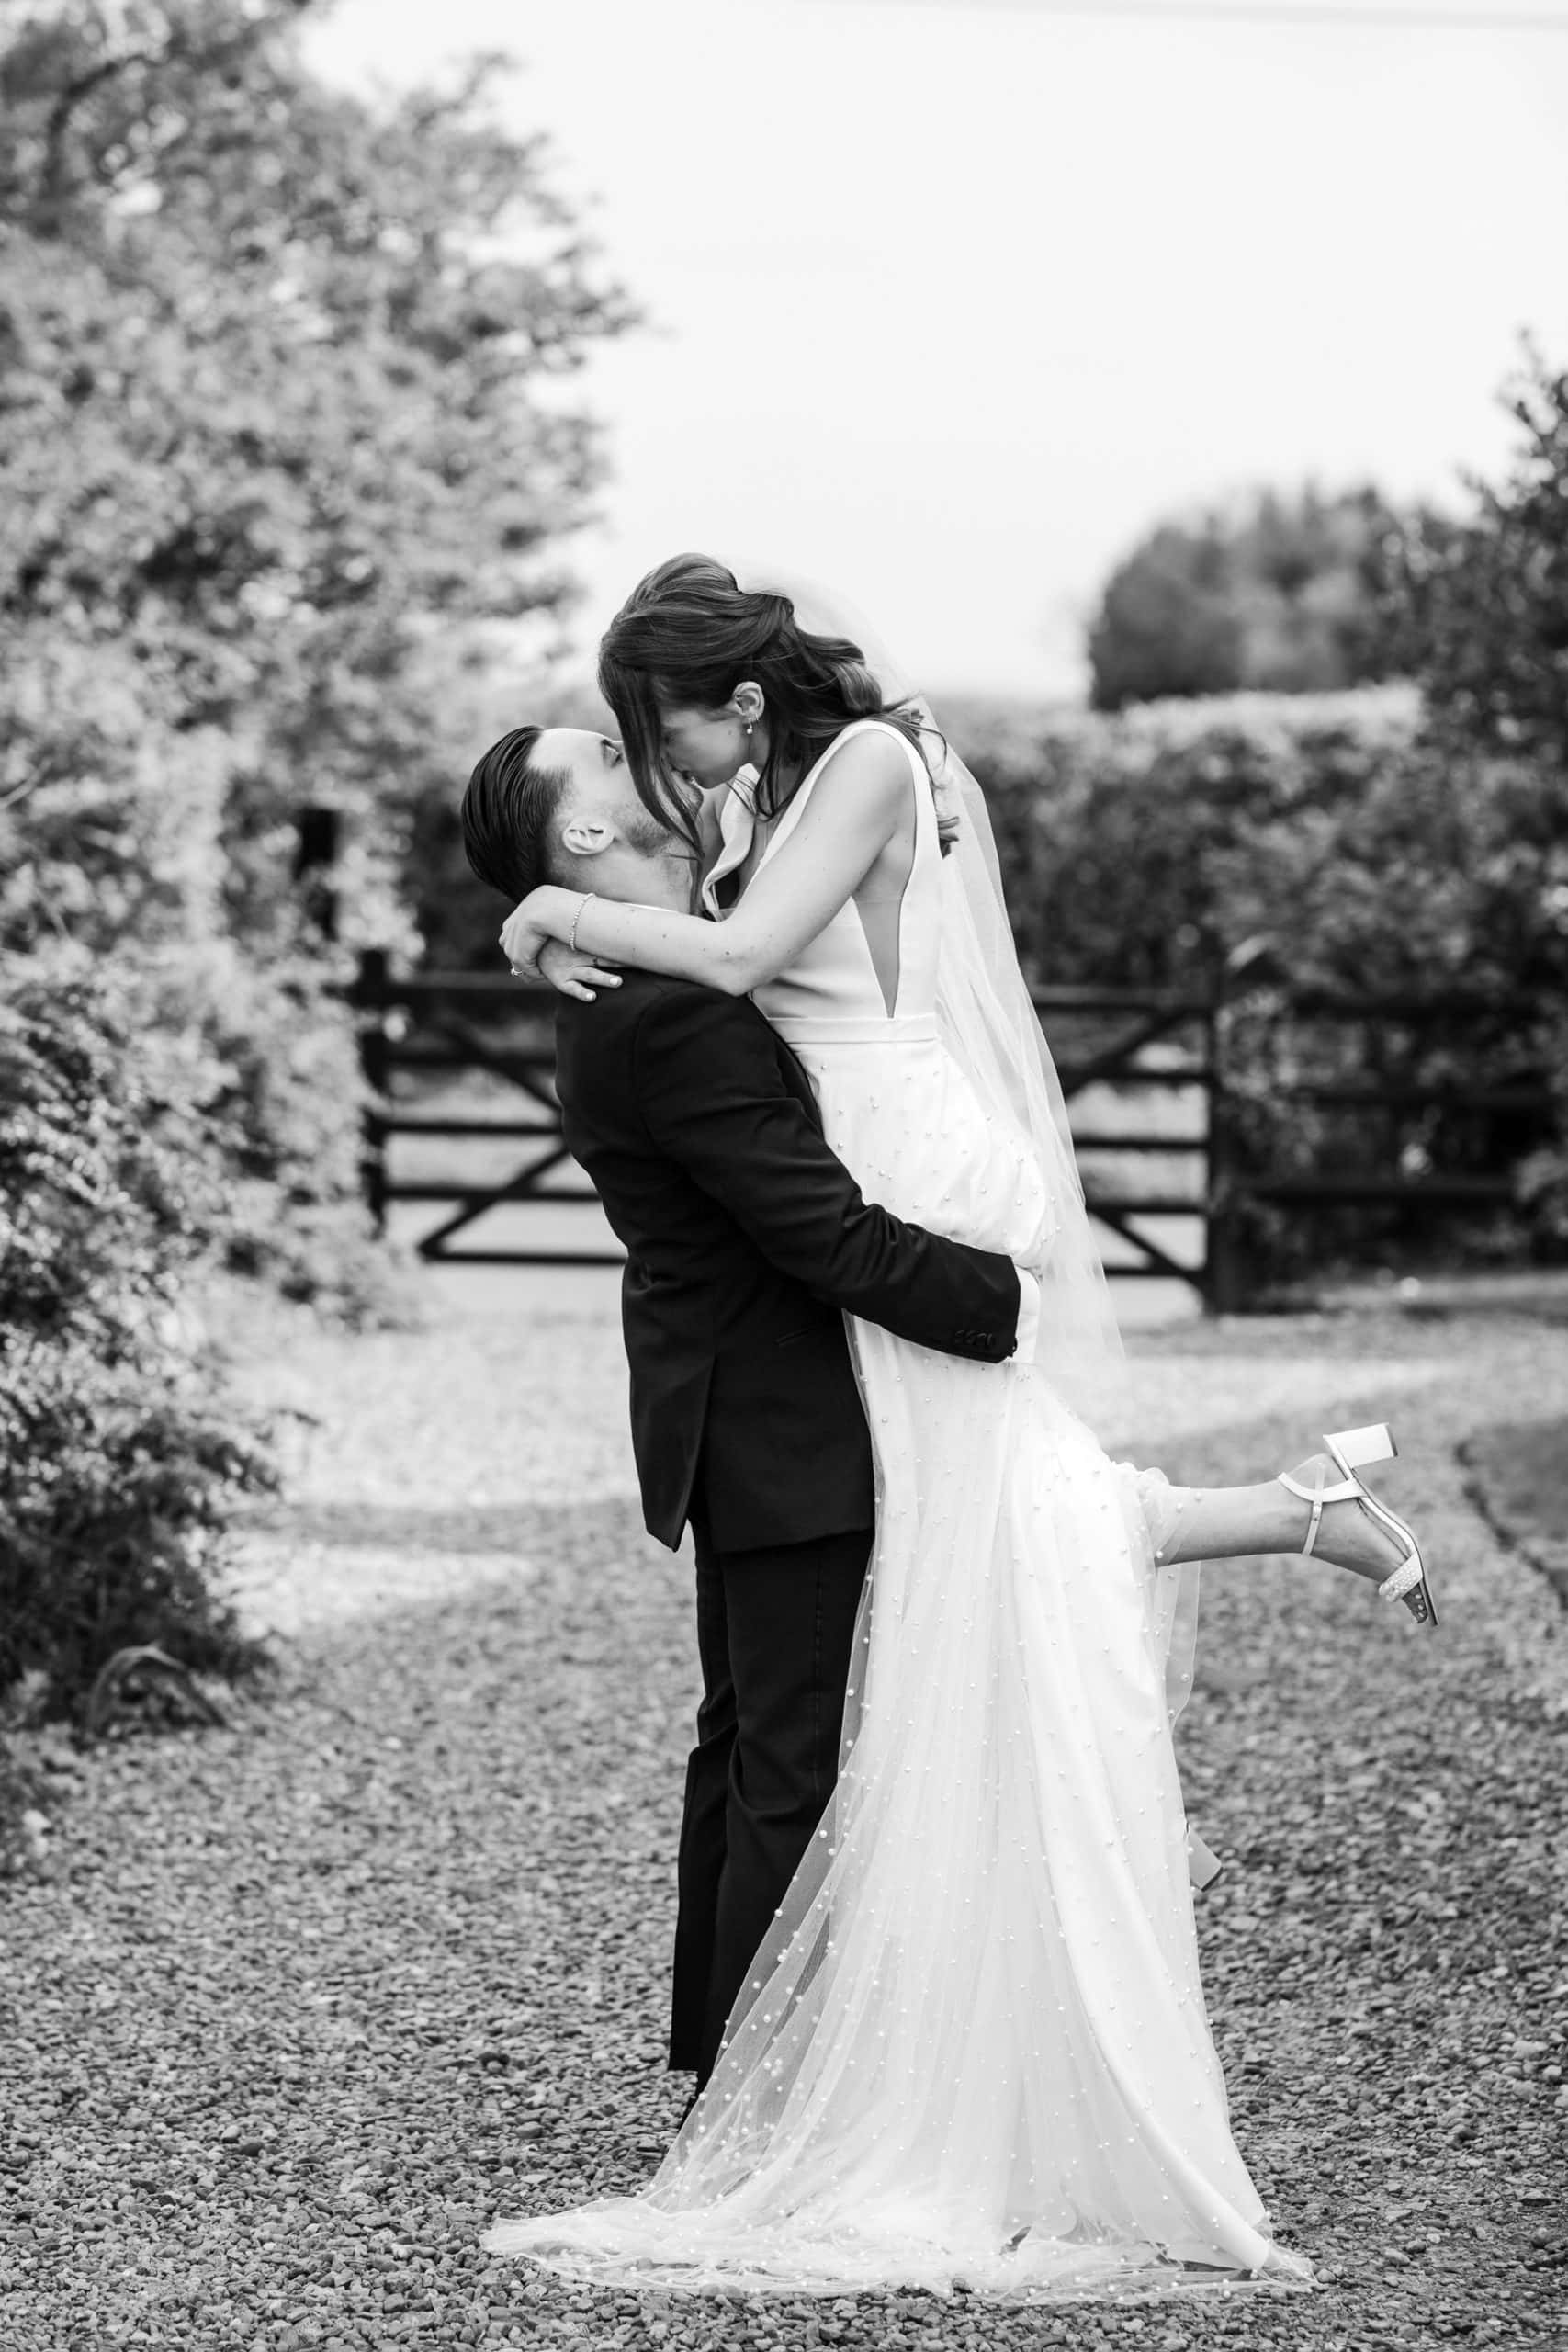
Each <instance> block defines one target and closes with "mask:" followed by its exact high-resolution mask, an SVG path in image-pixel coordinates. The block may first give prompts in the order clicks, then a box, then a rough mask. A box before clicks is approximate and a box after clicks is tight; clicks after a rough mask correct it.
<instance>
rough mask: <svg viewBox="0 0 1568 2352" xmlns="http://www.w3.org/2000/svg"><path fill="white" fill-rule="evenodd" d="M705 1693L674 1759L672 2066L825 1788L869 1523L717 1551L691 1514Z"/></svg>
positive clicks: (686, 2063) (757, 1937)
mask: <svg viewBox="0 0 1568 2352" xmlns="http://www.w3.org/2000/svg"><path fill="white" fill-rule="evenodd" d="M692 1532H693V1535H694V1539H695V1543H696V1555H697V1647H698V1651H699V1654H700V1656H701V1659H702V1669H703V1699H702V1704H701V1706H700V1707H699V1709H698V1711H697V1744H696V1746H695V1747H694V1748H693V1750H692V1754H691V1759H690V1761H689V1763H688V1764H687V1767H686V1805H685V1813H684V1815H683V1817H682V1823H681V1855H680V1866H679V1885H680V1907H679V1914H678V1917H677V1923H676V1928H675V1982H674V1990H673V1994H672V1997H671V2020H670V2064H671V2066H681V2067H694V2068H695V2070H696V2074H697V2077H698V2080H699V2083H703V2082H705V2081H706V2080H707V2077H708V2075H710V2074H711V2073H712V2071H713V2064H714V2061H715V2059H716V2057H717V2055H718V2047H719V2043H720V2042H721V2041H722V2040H723V2038H724V2028H725V2022H726V2019H727V2018H728V2015H729V2012H730V2009H731V2007H733V2006H734V2002H735V1996H736V1995H737V1994H738V1993H739V1990H740V1987H741V1985H742V1984H743V1983H744V1981H745V1976H746V1971H747V1969H748V1968H749V1967H750V1963H751V1960H752V1958H753V1956H754V1954H755V1952H756V1951H757V1948H758V1946H759V1945H760V1944H761V1940H762V1938H763V1936H764V1934H765V1933H766V1931H767V1928H768V1925H769V1922H770V1921H771V1920H772V1918H773V1914H774V1912H775V1911H776V1910H777V1909H778V1907H779V1905H780V1904H781V1903H782V1902H783V1901H784V1893H785V1890H786V1889H787V1887H788V1885H789V1883H790V1881H791V1879H792V1878H793V1877H794V1876H795V1870H796V1868H797V1866H798V1864H799V1862H800V1860H801V1857H802V1856H803V1855H804V1853H805V1852H806V1849H807V1846H808V1845H809V1844H810V1842H811V1838H812V1834H813V1832H814V1831H815V1829H816V1827H817V1825H818V1822H819V1821H820V1820H821V1818H822V1813H823V1809H824V1807H825V1806H826V1804H827V1803H828V1799H829V1796H830V1795H831V1794H832V1791H833V1783H834V1781H835V1780H836V1779H837V1777H838V1770H839V1740H840V1733H841V1731H842V1728H843V1715H844V1687H845V1684H846V1683H847V1682H848V1680H849V1671H850V1652H851V1649H852V1644H853V1638H854V1625H855V1611H856V1610H857V1608H858V1606H859V1603H860V1595H861V1587H862V1585H863V1583H864V1581H865V1571H866V1564H867V1562H868V1561H869V1559H870V1557H871V1542H872V1530H871V1529H870V1528H869V1527H862V1528H856V1529H854V1530H853V1531H852V1532H849V1533H845V1534H838V1535H824V1536H820V1537H818V1539H817V1541H816V1542H814V1543H810V1544H776V1545H773V1546H770V1547H768V1548H766V1549H764V1550H761V1551H750V1552H716V1551H715V1550H714V1549H713V1548H712V1546H711V1545H710V1544H708V1542H707V1541H706V1538H705V1531H704V1530H703V1528H702V1527H701V1526H700V1525H699V1524H698V1523H697V1522H695V1521H694V1524H693V1531H692Z"/></svg>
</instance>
